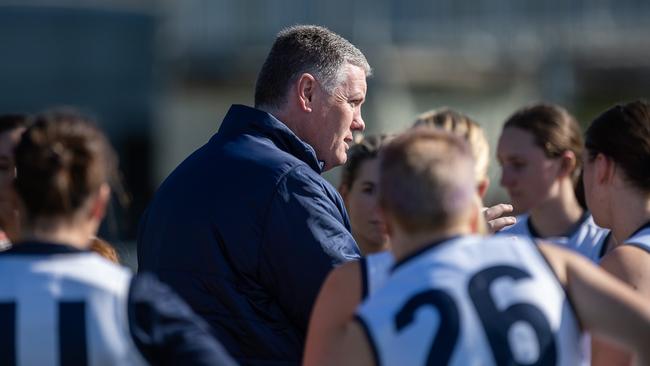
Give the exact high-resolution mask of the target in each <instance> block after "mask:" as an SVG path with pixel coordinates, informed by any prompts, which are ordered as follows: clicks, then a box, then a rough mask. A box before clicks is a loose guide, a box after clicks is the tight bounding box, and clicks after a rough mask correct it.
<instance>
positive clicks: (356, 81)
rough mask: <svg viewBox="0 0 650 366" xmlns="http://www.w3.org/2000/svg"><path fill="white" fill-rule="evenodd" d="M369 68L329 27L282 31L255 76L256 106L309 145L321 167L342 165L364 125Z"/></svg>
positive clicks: (349, 45) (298, 27) (308, 27)
mask: <svg viewBox="0 0 650 366" xmlns="http://www.w3.org/2000/svg"><path fill="white" fill-rule="evenodd" d="M370 74H371V68H370V65H369V64H368V61H367V60H366V58H365V56H364V55H363V53H361V51H359V49H358V48H356V47H355V46H354V45H352V44H351V43H350V42H349V41H347V40H346V39H345V38H343V37H341V36H339V35H338V34H336V33H334V32H332V31H330V30H329V29H327V28H323V27H319V26H314V25H299V26H293V27H290V28H287V29H284V30H282V31H281V32H280V33H279V34H278V35H277V37H276V39H275V42H274V43H273V46H272V47H271V51H270V52H269V54H268V56H267V58H266V61H265V62H264V65H263V66H262V69H261V71H260V73H259V75H258V78H257V84H256V86H255V107H256V108H258V109H261V110H264V111H267V112H269V113H271V114H273V115H275V116H276V117H278V118H279V119H280V120H282V122H284V123H285V124H287V126H288V127H289V128H290V129H291V130H292V131H293V132H294V133H295V134H296V135H297V136H298V137H299V138H300V139H302V140H303V141H305V142H306V143H308V144H309V145H310V146H312V147H313V148H314V150H315V152H316V156H317V158H318V159H319V160H321V161H322V162H323V163H324V169H330V168H333V167H334V166H337V165H340V164H343V163H345V160H346V156H347V155H346V152H347V149H348V147H349V146H348V144H349V143H351V142H352V132H353V131H361V130H363V129H364V127H365V124H364V122H363V119H362V117H361V105H362V104H363V102H364V100H365V96H366V89H367V85H366V78H367V77H369V76H370Z"/></svg>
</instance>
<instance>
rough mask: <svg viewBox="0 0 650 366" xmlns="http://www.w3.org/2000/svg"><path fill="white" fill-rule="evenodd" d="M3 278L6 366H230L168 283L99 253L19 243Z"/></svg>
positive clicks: (0, 259) (0, 299)
mask: <svg viewBox="0 0 650 366" xmlns="http://www.w3.org/2000/svg"><path fill="white" fill-rule="evenodd" d="M0 279H2V280H0V347H1V352H0V365H9V366H13V365H60V366H66V365H143V364H147V363H152V364H162V363H165V364H173V363H174V362H177V364H180V363H188V364H215V363H216V362H220V361H222V360H223V361H224V362H225V364H230V363H229V362H230V361H229V358H228V356H227V354H226V353H225V351H224V350H223V349H221V348H220V346H219V344H218V343H217V341H216V340H215V339H214V338H212V337H211V336H210V335H209V333H208V331H207V330H206V328H205V327H206V325H205V324H204V323H202V321H200V320H198V319H196V317H195V316H194V315H193V313H192V312H191V311H190V310H189V308H188V307H187V305H185V304H184V303H183V302H182V301H181V300H180V299H178V298H177V297H176V296H175V295H174V294H173V293H172V292H171V291H170V290H169V289H168V288H167V287H166V286H164V285H162V284H161V283H159V282H158V281H157V280H155V278H153V277H151V276H149V275H138V276H133V275H132V274H131V272H130V271H129V270H128V269H126V268H123V267H121V266H118V265H115V264H113V263H112V262H109V261H108V260H106V259H104V258H102V257H100V256H99V255H97V254H95V253H93V252H90V251H83V250H79V249H76V248H73V247H71V246H67V245H62V244H51V243H38V242H29V243H19V244H17V245H14V246H12V247H11V248H10V249H9V250H7V251H5V252H2V253H0ZM190 341H191V342H193V343H192V344H189V343H188V342H190ZM222 356H223V357H222ZM163 361H164V362H163ZM194 361H195V362H194ZM219 364H223V363H219Z"/></svg>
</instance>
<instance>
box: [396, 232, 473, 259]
mask: <svg viewBox="0 0 650 366" xmlns="http://www.w3.org/2000/svg"><path fill="white" fill-rule="evenodd" d="M471 233H472V231H471V229H470V227H469V226H468V225H457V226H454V227H451V228H447V229H444V230H434V231H426V232H417V233H408V232H405V231H402V230H396V231H395V232H394V233H393V236H392V237H391V243H392V251H393V254H394V255H395V258H396V260H398V261H399V260H401V259H402V258H405V257H407V256H408V255H410V254H411V253H413V252H416V251H417V250H419V249H421V248H423V247H425V246H427V245H429V244H431V243H434V242H436V241H440V240H444V239H446V238H450V237H452V236H458V235H469V234H471Z"/></svg>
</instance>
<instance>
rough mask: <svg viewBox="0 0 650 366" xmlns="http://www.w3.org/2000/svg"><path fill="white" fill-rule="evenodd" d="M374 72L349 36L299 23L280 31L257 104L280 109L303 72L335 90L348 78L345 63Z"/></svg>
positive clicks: (259, 83)
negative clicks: (293, 84) (292, 84)
mask: <svg viewBox="0 0 650 366" xmlns="http://www.w3.org/2000/svg"><path fill="white" fill-rule="evenodd" d="M346 64H351V65H354V66H358V67H360V68H362V69H363V70H364V71H365V73H366V77H369V76H370V74H371V73H372V70H371V68H370V65H369V64H368V61H367V60H366V57H365V56H364V55H363V53H362V52H361V51H360V50H359V49H358V48H356V47H355V46H354V45H353V44H352V43H350V42H349V41H348V40H346V39H345V38H343V37H341V36H339V35H338V34H336V33H334V32H332V31H331V30H329V29H327V28H324V27H320V26H316V25H297V26H293V27H289V28H286V29H284V30H282V31H281V32H280V33H278V35H277V37H276V39H275V42H274V43H273V46H272V47H271V51H270V52H269V54H268V56H267V57H266V61H265V62H264V65H263V66H262V69H261V70H260V73H259V75H258V77H257V83H256V85H255V107H256V108H263V109H271V110H273V109H279V108H281V107H282V106H283V105H284V103H285V102H286V97H287V92H288V90H289V86H290V85H291V83H293V82H294V81H295V80H297V79H298V78H299V77H300V75H302V74H303V73H310V74H311V75H313V76H314V78H316V79H317V80H318V82H319V83H320V84H321V86H322V87H323V89H324V90H325V91H326V92H328V93H330V94H331V93H332V92H333V91H334V89H335V88H336V87H338V86H339V85H340V83H341V81H342V80H343V79H344V77H345V75H344V74H343V70H344V66H345V65H346Z"/></svg>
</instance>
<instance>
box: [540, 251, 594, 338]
mask: <svg viewBox="0 0 650 366" xmlns="http://www.w3.org/2000/svg"><path fill="white" fill-rule="evenodd" d="M530 244H531V245H532V246H533V247H534V248H535V252H537V254H539V256H540V257H541V258H542V260H543V262H544V263H545V264H546V267H547V268H548V270H549V271H550V272H551V275H553V278H555V281H556V282H557V285H558V286H560V288H561V289H562V292H563V293H564V298H565V299H566V300H567V302H568V303H569V308H570V309H571V311H572V312H573V314H574V316H573V317H574V318H575V319H576V321H577V322H578V325H579V326H580V331H581V332H584V331H585V327H584V326H583V325H582V323H581V322H580V318H579V317H578V312H577V311H576V307H575V305H574V304H573V301H572V300H571V296H569V293H568V292H567V290H566V289H565V288H564V285H562V281H560V278H559V277H558V276H557V273H555V270H554V269H553V266H552V265H551V262H549V261H548V259H547V258H546V256H545V255H544V253H542V251H541V250H540V249H539V243H538V242H537V240H534V241H533V240H531V243H530ZM551 245H555V244H551Z"/></svg>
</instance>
